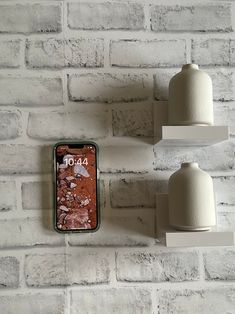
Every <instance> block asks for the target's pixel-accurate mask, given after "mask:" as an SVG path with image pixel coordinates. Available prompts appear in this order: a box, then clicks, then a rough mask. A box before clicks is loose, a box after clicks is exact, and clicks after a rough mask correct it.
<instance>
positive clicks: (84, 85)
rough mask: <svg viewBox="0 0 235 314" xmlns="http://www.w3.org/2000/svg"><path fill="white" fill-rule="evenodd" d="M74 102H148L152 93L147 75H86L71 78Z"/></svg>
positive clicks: (70, 88)
mask: <svg viewBox="0 0 235 314" xmlns="http://www.w3.org/2000/svg"><path fill="white" fill-rule="evenodd" d="M68 88H69V98H70V100H73V101H96V102H121V101H124V102H128V101H137V100H146V99H147V98H148V96H149V93H150V86H149V82H148V76H147V75H145V74H142V75H141V74H140V75H135V74H111V73H85V74H78V75H71V76H70V77H69V85H68Z"/></svg>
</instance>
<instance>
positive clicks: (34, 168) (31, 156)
mask: <svg viewBox="0 0 235 314" xmlns="http://www.w3.org/2000/svg"><path fill="white" fill-rule="evenodd" d="M0 150H1V154H0V163H1V164H2V165H4V167H1V168H0V174H25V173H49V172H51V170H52V147H50V146H28V145H23V144H0Z"/></svg>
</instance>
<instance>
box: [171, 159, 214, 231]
mask: <svg viewBox="0 0 235 314" xmlns="http://www.w3.org/2000/svg"><path fill="white" fill-rule="evenodd" d="M168 190H169V191H168V193H169V221H170V225H171V226H172V227H174V228H175V229H178V230H187V231H205V230H210V228H211V227H212V226H214V225H215V224H216V214H215V200H214V190H213V182H212V178H211V177H210V176H209V174H207V173H206V172H205V171H203V170H201V169H200V168H199V167H198V164H197V163H195V162H188V163H182V165H181V168H180V169H179V170H178V171H176V172H175V173H173V174H172V176H171V177H170V179H169V183H168Z"/></svg>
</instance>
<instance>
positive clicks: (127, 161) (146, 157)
mask: <svg viewBox="0 0 235 314" xmlns="http://www.w3.org/2000/svg"><path fill="white" fill-rule="evenodd" d="M152 168H153V149H152V147H150V145H142V146H141V145H138V146H130V145H128V146H100V170H101V172H113V173H120V172H130V173H145V172H148V171H149V170H150V169H152Z"/></svg>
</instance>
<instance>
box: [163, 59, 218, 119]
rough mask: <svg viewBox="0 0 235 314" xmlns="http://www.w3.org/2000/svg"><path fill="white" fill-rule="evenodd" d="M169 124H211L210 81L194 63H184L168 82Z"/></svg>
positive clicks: (211, 97) (211, 96)
mask: <svg viewBox="0 0 235 314" xmlns="http://www.w3.org/2000/svg"><path fill="white" fill-rule="evenodd" d="M168 124H169V125H213V95H212V81H211V78H210V77H209V75H208V74H207V73H206V72H203V71H201V70H199V68H198V65H196V64H185V65H184V66H183V67H182V71H181V72H179V73H177V74H176V75H175V76H173V77H172V79H171V80H170V83H169V100H168Z"/></svg>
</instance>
